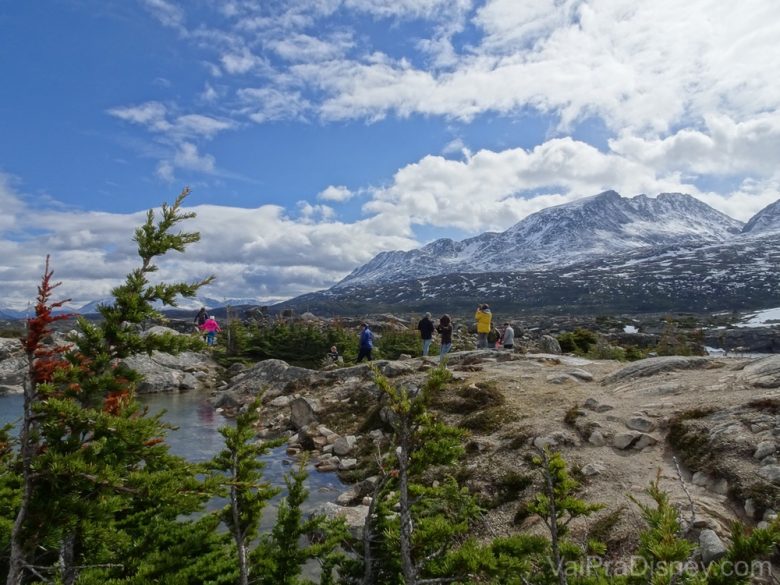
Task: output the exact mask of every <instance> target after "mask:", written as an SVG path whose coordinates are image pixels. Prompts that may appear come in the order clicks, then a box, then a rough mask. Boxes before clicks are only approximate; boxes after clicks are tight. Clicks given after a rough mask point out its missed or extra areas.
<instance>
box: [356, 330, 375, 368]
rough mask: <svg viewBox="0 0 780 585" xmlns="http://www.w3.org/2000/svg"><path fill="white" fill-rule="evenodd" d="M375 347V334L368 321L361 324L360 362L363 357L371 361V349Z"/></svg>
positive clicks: (358, 359) (358, 358)
mask: <svg viewBox="0 0 780 585" xmlns="http://www.w3.org/2000/svg"><path fill="white" fill-rule="evenodd" d="M373 349H374V334H373V333H372V332H371V329H369V328H368V323H361V324H360V347H359V348H358V356H357V361H358V363H360V362H361V361H363V358H368V361H371V360H372V359H373V358H372V357H371V351H372V350H373Z"/></svg>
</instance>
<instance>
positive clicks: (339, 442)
mask: <svg viewBox="0 0 780 585" xmlns="http://www.w3.org/2000/svg"><path fill="white" fill-rule="evenodd" d="M356 443H357V438H356V437H355V436H354V435H347V436H346V437H339V438H338V439H336V441H335V442H334V443H333V452H334V453H335V454H336V455H340V456H341V455H349V454H350V453H351V452H352V450H353V449H354V448H355V444H356Z"/></svg>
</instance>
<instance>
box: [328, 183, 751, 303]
mask: <svg viewBox="0 0 780 585" xmlns="http://www.w3.org/2000/svg"><path fill="white" fill-rule="evenodd" d="M742 226H743V224H742V222H739V221H737V220H735V219H732V218H730V217H728V216H727V215H724V214H723V213H721V212H719V211H717V210H715V209H713V208H712V207H710V206H709V205H707V204H705V203H702V202H701V201H699V200H698V199H695V198H694V197H691V196H690V195H684V194H682V193H662V194H660V195H658V197H656V198H650V197H647V196H646V195H637V196H636V197H633V198H624V197H621V196H620V195H619V194H618V193H616V192H615V191H605V192H604V193H600V194H599V195H595V196H593V197H586V198H584V199H579V200H577V201H574V202H572V203H567V204H564V205H558V206H555V207H549V208H547V209H543V210H542V211H539V212H537V213H534V214H532V215H529V216H528V217H526V218H525V219H523V220H522V221H520V222H519V223H517V224H515V225H514V226H512V227H511V228H509V229H508V230H506V231H505V232H502V233H492V232H488V233H484V234H481V235H479V236H476V237H473V238H469V239H466V240H463V241H460V242H456V241H453V240H450V239H441V240H436V241H435V242H432V243H430V244H428V245H426V246H423V247H422V248H419V249H417V250H411V251H408V252H400V251H396V252H383V253H381V254H378V255H377V256H376V257H374V258H373V259H372V260H371V261H369V262H368V263H367V264H365V265H363V266H361V267H359V268H357V269H355V270H354V271H353V272H352V273H350V274H349V275H348V276H347V277H346V278H344V279H343V280H342V281H341V282H339V283H338V284H337V285H336V287H335V288H339V287H345V286H350V285H359V284H368V283H388V282H394V281H398V280H405V279H409V278H421V277H430V276H436V275H442V274H452V273H479V272H502V271H519V270H529V269H536V268H545V267H547V268H552V267H561V266H567V265H571V264H575V263H577V262H582V261H585V260H591V259H594V258H599V257H604V256H607V255H611V254H617V253H622V252H626V251H629V250H636V249H640V248H647V247H654V246H662V245H663V246H668V245H683V244H702V243H707V242H709V243H716V242H723V241H726V240H728V239H730V238H733V237H734V236H735V235H736V234H738V233H740V231H741V230H742Z"/></svg>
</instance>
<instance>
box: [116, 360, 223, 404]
mask: <svg viewBox="0 0 780 585" xmlns="http://www.w3.org/2000/svg"><path fill="white" fill-rule="evenodd" d="M123 363H124V364H125V365H126V366H127V367H129V368H132V369H133V370H135V371H136V372H138V373H139V374H141V375H142V376H143V380H142V381H141V383H140V384H139V385H138V392H139V393H140V394H154V393H158V392H186V391H189V390H195V389H205V388H209V387H213V386H214V384H215V382H216V375H217V370H218V368H219V366H218V365H217V364H216V362H214V360H212V359H211V358H210V357H208V356H206V355H204V354H201V353H195V352H190V351H185V352H182V353H180V354H176V355H172V354H168V353H164V352H160V351H153V352H152V354H151V355H148V354H138V355H133V356H130V357H127V358H125V359H124V360H123ZM196 374H198V375H196Z"/></svg>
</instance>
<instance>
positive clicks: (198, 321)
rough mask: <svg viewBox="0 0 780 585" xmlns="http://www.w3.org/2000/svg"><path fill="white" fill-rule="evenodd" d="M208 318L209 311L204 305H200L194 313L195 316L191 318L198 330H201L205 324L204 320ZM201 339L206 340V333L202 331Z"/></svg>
mask: <svg viewBox="0 0 780 585" xmlns="http://www.w3.org/2000/svg"><path fill="white" fill-rule="evenodd" d="M208 320H209V313H208V311H206V307H201V308H200V311H198V313H197V314H196V315H195V318H194V319H193V320H192V322H193V323H195V327H197V328H198V331H202V330H203V325H205V324H206V321H208ZM203 341H206V342H208V339H207V336H206V333H203Z"/></svg>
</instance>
